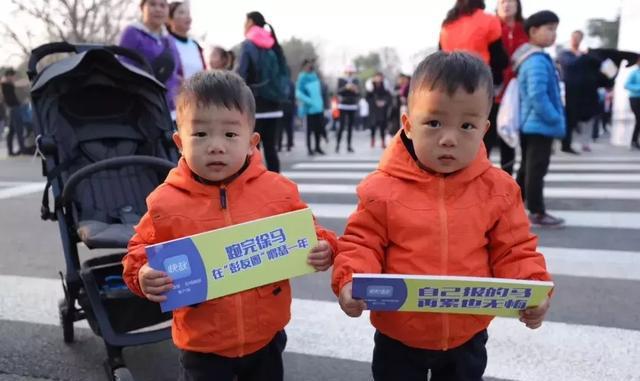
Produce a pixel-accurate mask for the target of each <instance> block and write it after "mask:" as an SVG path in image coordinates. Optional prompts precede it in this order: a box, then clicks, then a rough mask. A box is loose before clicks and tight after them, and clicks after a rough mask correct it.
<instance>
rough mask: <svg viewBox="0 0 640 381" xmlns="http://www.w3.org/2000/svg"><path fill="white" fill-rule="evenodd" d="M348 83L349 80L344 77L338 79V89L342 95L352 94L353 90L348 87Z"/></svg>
mask: <svg viewBox="0 0 640 381" xmlns="http://www.w3.org/2000/svg"><path fill="white" fill-rule="evenodd" d="M347 83H348V82H347V80H346V79H344V78H339V79H338V90H337V92H338V95H340V96H345V95H346V96H349V95H351V91H349V90H348V89H347Z"/></svg>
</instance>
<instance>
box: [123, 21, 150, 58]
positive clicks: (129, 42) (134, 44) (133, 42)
mask: <svg viewBox="0 0 640 381" xmlns="http://www.w3.org/2000/svg"><path fill="white" fill-rule="evenodd" d="M119 45H120V46H122V47H123V48H127V49H130V50H133V51H135V52H140V31H138V30H137V29H136V28H134V27H133V26H128V27H126V28H125V30H124V32H122V35H121V36H120V43H119ZM144 58H145V59H146V60H149V57H146V56H145V57H144ZM120 59H121V60H122V61H123V62H126V63H128V64H129V65H133V66H136V67H139V66H140V64H139V63H137V62H135V61H133V60H130V59H129V58H126V57H121V58H120Z"/></svg>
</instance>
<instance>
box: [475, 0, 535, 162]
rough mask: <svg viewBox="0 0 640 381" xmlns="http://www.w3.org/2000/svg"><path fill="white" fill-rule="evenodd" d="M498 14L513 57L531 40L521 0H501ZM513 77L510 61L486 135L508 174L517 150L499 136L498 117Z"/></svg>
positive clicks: (503, 35) (504, 42) (503, 34)
mask: <svg viewBox="0 0 640 381" xmlns="http://www.w3.org/2000/svg"><path fill="white" fill-rule="evenodd" d="M496 14H497V15H498V18H499V19H500V25H501V26H502V45H503V46H504V49H505V51H506V52H507V55H508V56H509V57H511V56H512V55H513V53H514V52H515V51H516V49H518V48H519V47H521V46H522V45H524V44H526V43H527V42H529V36H527V33H526V32H525V31H524V18H523V17H522V5H521V3H520V0H499V1H498V8H497V10H496ZM513 78H515V72H514V70H513V64H511V63H509V66H507V68H506V69H504V70H503V71H502V85H501V86H500V87H499V88H497V89H496V98H495V100H494V102H495V103H494V104H493V107H492V108H491V114H489V121H490V122H491V127H489V131H487V134H486V135H485V136H484V145H485V147H486V148H487V155H488V156H490V155H491V151H492V150H493V148H494V147H495V146H496V145H497V146H498V147H499V149H500V166H501V167H502V169H503V170H505V171H506V172H507V173H508V174H513V167H514V164H515V160H516V150H515V149H514V148H511V147H509V145H507V143H505V142H504V141H503V140H502V139H501V138H500V137H499V136H498V131H497V117H498V110H499V109H500V102H501V101H502V96H503V95H504V91H505V90H506V88H507V85H508V84H509V82H510V81H511V80H512V79H513Z"/></svg>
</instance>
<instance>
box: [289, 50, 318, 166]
mask: <svg viewBox="0 0 640 381" xmlns="http://www.w3.org/2000/svg"><path fill="white" fill-rule="evenodd" d="M314 66H315V62H314V60H313V59H305V60H304V61H303V62H302V71H301V72H300V74H299V75H298V81H297V82H296V99H298V108H299V113H300V116H302V117H304V118H306V122H307V150H308V151H309V156H313V155H314V154H316V153H317V154H320V155H324V151H323V150H322V149H321V148H320V137H321V136H322V130H323V123H324V101H323V98H322V84H321V83H320V78H319V77H318V74H317V73H316V72H315V67H314ZM312 134H313V136H314V139H315V149H314V148H312V147H311V135H312Z"/></svg>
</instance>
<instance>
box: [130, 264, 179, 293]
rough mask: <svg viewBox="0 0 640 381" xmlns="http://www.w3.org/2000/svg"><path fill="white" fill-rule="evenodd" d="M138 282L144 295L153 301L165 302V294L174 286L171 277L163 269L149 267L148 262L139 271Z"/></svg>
mask: <svg viewBox="0 0 640 381" xmlns="http://www.w3.org/2000/svg"><path fill="white" fill-rule="evenodd" d="M138 282H140V289H142V292H143V293H144V296H145V297H146V298H147V299H149V300H151V301H152V302H157V303H160V302H164V301H165V300H167V297H166V296H165V295H164V293H166V292H167V291H169V290H171V289H172V288H173V282H172V280H171V278H169V276H168V275H167V274H165V273H163V272H162V271H158V270H154V269H152V268H151V267H149V264H148V263H145V264H144V266H142V267H141V268H140V270H139V271H138Z"/></svg>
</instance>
